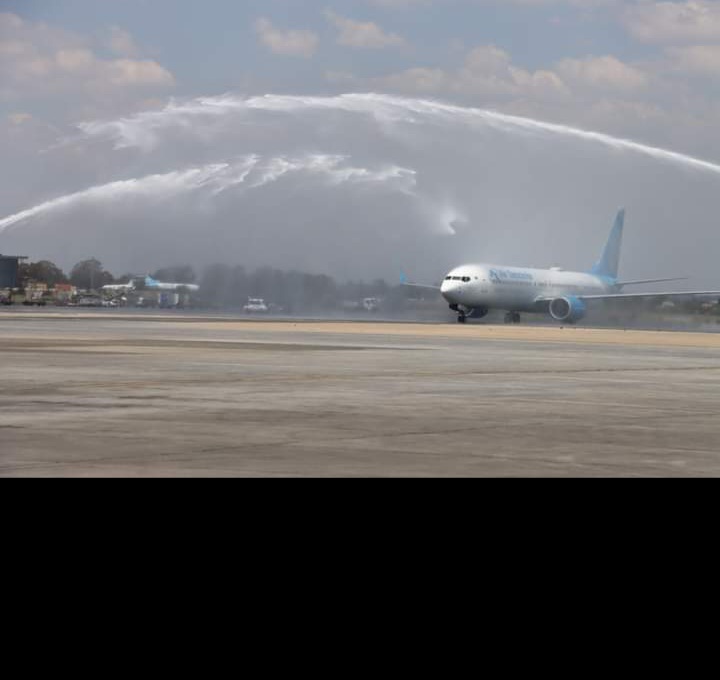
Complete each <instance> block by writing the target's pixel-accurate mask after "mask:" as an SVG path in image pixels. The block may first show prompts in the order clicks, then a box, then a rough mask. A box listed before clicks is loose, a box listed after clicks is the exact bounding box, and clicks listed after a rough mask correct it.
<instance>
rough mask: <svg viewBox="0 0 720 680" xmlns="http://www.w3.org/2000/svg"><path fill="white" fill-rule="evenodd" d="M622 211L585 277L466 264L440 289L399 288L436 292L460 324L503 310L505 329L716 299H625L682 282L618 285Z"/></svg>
mask: <svg viewBox="0 0 720 680" xmlns="http://www.w3.org/2000/svg"><path fill="white" fill-rule="evenodd" d="M624 223H625V211H624V210H620V212H619V213H618V216H617V219H616V220H615V226H614V227H613V229H612V231H611V232H610V237H609V239H608V242H607V244H606V246H605V249H604V250H603V253H602V256H601V257H600V259H599V260H598V261H597V263H596V264H595V266H594V267H593V268H592V269H591V270H590V272H589V273H583V272H571V271H564V270H563V269H561V268H559V267H552V268H551V269H528V268H525V267H507V266H500V265H494V264H469V265H464V266H462V267H457V268H456V269H453V270H452V271H451V272H450V273H449V274H448V275H447V276H446V277H445V280H444V281H443V283H442V285H441V286H425V285H422V284H416V283H409V282H408V281H406V280H404V277H403V281H402V283H403V284H404V285H407V286H415V287H419V288H433V289H435V290H439V291H440V293H441V294H442V296H443V297H444V298H445V299H446V300H447V301H448V302H449V303H450V309H452V310H453V311H454V312H457V313H458V322H459V323H465V321H466V319H467V318H468V317H473V318H476V319H481V318H483V317H484V316H486V315H487V314H488V312H489V311H490V310H491V309H501V310H505V311H506V312H507V313H506V315H505V323H520V313H521V312H528V313H535V314H549V315H550V316H551V317H552V318H553V319H555V320H556V321H561V322H563V323H569V324H573V323H576V322H578V321H580V320H581V319H582V318H583V317H584V316H585V314H586V313H587V305H588V303H592V302H594V301H596V300H610V301H612V300H628V299H643V298H667V297H681V296H685V297H692V296H711V295H716V296H720V291H714V290H712V291H688V292H676V291H673V292H662V293H623V292H621V291H622V289H623V288H624V287H625V286H632V285H637V284H642V283H660V282H664V281H680V280H683V279H679V278H673V279H647V280H643V281H619V280H618V265H619V263H620V247H621V244H622V234H623V226H624Z"/></svg>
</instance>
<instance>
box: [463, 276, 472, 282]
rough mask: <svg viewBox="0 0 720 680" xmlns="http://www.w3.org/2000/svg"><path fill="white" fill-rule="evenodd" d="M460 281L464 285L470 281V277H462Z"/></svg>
mask: <svg viewBox="0 0 720 680" xmlns="http://www.w3.org/2000/svg"><path fill="white" fill-rule="evenodd" d="M462 280H463V281H464V282H465V283H467V282H468V281H469V280H470V277H469V276H463V277H462Z"/></svg>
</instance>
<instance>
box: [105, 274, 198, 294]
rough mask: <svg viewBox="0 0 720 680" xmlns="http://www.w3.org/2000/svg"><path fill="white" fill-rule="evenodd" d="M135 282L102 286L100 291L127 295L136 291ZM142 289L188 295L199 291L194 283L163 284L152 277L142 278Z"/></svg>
mask: <svg viewBox="0 0 720 680" xmlns="http://www.w3.org/2000/svg"><path fill="white" fill-rule="evenodd" d="M142 278H143V277H142V276H140V277H138V279H142ZM135 281H136V279H132V280H131V281H130V283H120V284H112V285H108V286H103V287H102V290H104V291H107V292H108V293H127V292H130V291H131V290H137V289H138V287H137V285H136V283H135ZM144 288H145V289H146V290H169V291H176V292H184V291H187V292H188V293H197V292H198V291H199V290H200V286H197V285H195V284H194V283H165V282H163V281H157V280H155V279H154V278H153V277H152V276H146V277H144Z"/></svg>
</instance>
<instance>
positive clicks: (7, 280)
mask: <svg viewBox="0 0 720 680" xmlns="http://www.w3.org/2000/svg"><path fill="white" fill-rule="evenodd" d="M27 259H28V258H27V257H24V256H22V255H0V288H17V275H18V267H19V266H20V261H21V260H27Z"/></svg>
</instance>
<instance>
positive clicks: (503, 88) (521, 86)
mask: <svg viewBox="0 0 720 680" xmlns="http://www.w3.org/2000/svg"><path fill="white" fill-rule="evenodd" d="M372 84H373V86H375V87H380V88H383V89H390V90H395V91H400V92H405V93H418V94H430V93H436V94H452V95H455V96H461V97H463V98H467V97H469V96H473V97H481V98H484V99H485V100H486V101H488V100H490V101H495V102H498V101H503V100H507V99H510V98H515V97H519V96H529V95H531V94H532V95H533V96H538V97H541V98H546V97H551V98H556V97H564V96H566V95H567V87H566V86H565V84H564V83H563V81H562V79H561V78H560V77H559V76H558V75H557V74H555V73H553V72H551V71H547V70H542V69H541V70H538V71H527V70H525V69H522V68H519V67H517V66H514V65H513V64H512V61H511V59H510V55H509V54H508V53H507V52H506V51H504V50H502V49H500V48H498V47H496V46H494V45H481V46H479V47H476V48H474V49H472V50H471V51H470V52H469V53H468V54H467V56H466V58H465V63H464V64H463V66H462V67H461V68H459V69H458V70H456V71H445V70H443V69H437V68H422V67H420V68H412V69H407V70H405V71H402V72H400V73H397V74H392V75H389V76H385V77H382V78H377V79H374V81H373V83H372Z"/></svg>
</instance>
